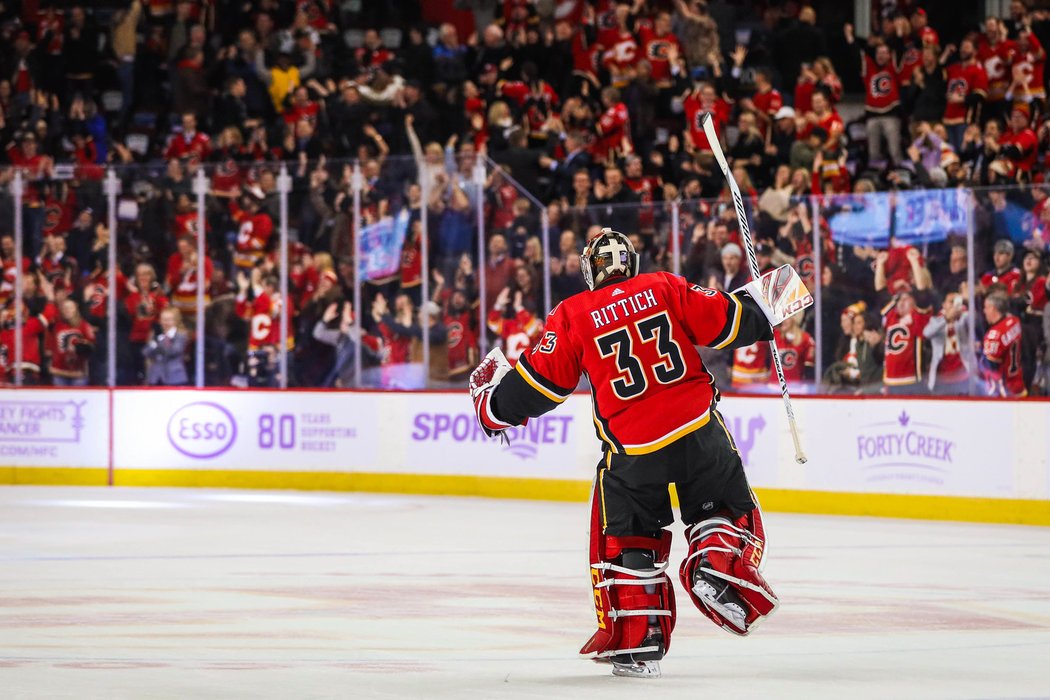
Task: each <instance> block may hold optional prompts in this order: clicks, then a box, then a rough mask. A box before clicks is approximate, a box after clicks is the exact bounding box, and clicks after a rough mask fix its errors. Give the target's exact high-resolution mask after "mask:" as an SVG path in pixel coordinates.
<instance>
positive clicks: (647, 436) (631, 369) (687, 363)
mask: <svg viewBox="0 0 1050 700" xmlns="http://www.w3.org/2000/svg"><path fill="white" fill-rule="evenodd" d="M770 337H771V330H770V326H769V322H768V320H767V319H766V317H765V316H764V315H763V313H762V311H761V310H760V309H759V308H758V306H757V305H756V304H755V303H754V302H753V301H752V300H751V298H750V297H749V296H747V295H746V294H743V293H738V294H724V293H722V292H717V291H714V290H711V289H705V288H703V287H699V286H697V285H691V284H689V283H688V282H686V281H685V280H684V279H683V278H681V277H677V276H674V275H671V274H668V273H663V272H659V273H652V274H643V275H638V276H637V277H632V278H620V279H618V280H615V281H612V282H611V283H609V284H605V285H602V286H599V287H598V288H597V289H595V290H594V291H591V292H584V293H581V294H577V295H575V296H573V297H572V298H570V299H568V300H566V301H564V302H562V303H561V304H560V305H558V306H557V307H556V308H555V309H554V311H552V312H551V314H550V316H549V317H548V318H547V327H546V332H545V333H544V335H543V336H542V338H541V339H540V342H539V343H537V345H536V346H535V347H534V348H532V349H531V350H530V351H529V352H527V353H524V354H523V355H522V356H521V357H520V359H519V360H518V365H517V367H516V369H515V371H514V372H511V373H510V374H508V375H507V377H506V378H505V379H504V381H503V382H502V383H501V385H500V387H499V392H498V393H497V394H496V399H495V400H496V403H497V405H496V409H497V411H498V413H499V414H500V415H501V416H502V417H503V418H504V420H508V421H510V422H512V423H515V424H517V423H520V422H521V420H522V419H524V418H525V417H527V416H533V415H539V414H540V413H543V412H546V411H548V410H550V409H551V408H553V407H554V405H556V404H558V403H561V402H562V401H564V400H565V399H566V398H567V397H568V395H569V394H570V393H572V390H573V389H574V388H575V387H576V385H577V383H578V382H579V379H580V375H581V374H586V375H587V376H588V379H589V380H590V384H591V387H592V389H591V392H592V398H593V409H594V422H595V429H596V432H597V434H598V437H599V438H600V439H601V440H602V441H603V442H604V443H605V447H606V449H608V450H611V451H612V452H614V453H618V454H646V453H649V452H654V451H656V450H658V449H660V448H661V447H663V446H665V445H668V444H670V443H671V442H673V441H675V440H677V439H678V438H680V437H682V436H683V435H686V434H688V433H689V432H692V431H693V430H696V429H698V428H700V427H701V426H703V425H705V424H706V423H707V421H708V420H710V419H711V407H712V402H713V401H714V400H715V399H716V397H717V393H716V392H717V390H716V389H715V387H714V380H713V379H712V378H711V375H710V374H709V373H708V372H707V370H706V368H705V367H704V365H703V362H701V360H700V355H699V353H697V351H696V349H695V347H694V346H696V345H703V346H708V347H712V348H716V349H721V348H733V347H738V346H741V345H749V344H751V343H753V342H755V341H756V340H768V339H769V338H770Z"/></svg>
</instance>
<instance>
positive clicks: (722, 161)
mask: <svg viewBox="0 0 1050 700" xmlns="http://www.w3.org/2000/svg"><path fill="white" fill-rule="evenodd" d="M702 123H703V126H704V133H705V134H707V141H708V143H710V144H711V150H712V151H714V154H715V160H716V161H718V167H719V168H721V169H722V175H723V176H725V179H726V181H727V182H728V183H729V191H730V193H732V195H733V206H734V207H735V208H736V219H737V223H738V224H739V225H740V235H741V237H742V238H743V239H744V250H745V251H746V252H747V264H748V267H749V268H750V270H751V279H756V280H757V279H759V278H760V277H761V276H762V275H761V271H760V270H759V269H758V258H756V257H755V242H754V241H753V240H752V239H751V227H750V226H748V224H747V212H746V211H744V200H743V198H742V197H741V196H740V188H739V187H738V186H737V184H736V180H734V179H733V172H732V171H731V170H730V169H729V163H728V162H727V161H726V156H725V154H724V153H722V146H721V145H719V143H718V134H716V133H715V124H714V120H713V119H712V118H711V115H710V114H705V115H704V116H703V120H702ZM769 354H770V355H771V356H772V357H773V367H774V368H775V369H776V371H777V380H778V381H779V382H780V392H781V393H782V394H783V395H784V410H785V411H786V412H787V418H788V427H789V428H791V439H792V441H793V442H794V443H795V461H796V462H798V463H799V464H805V463H806V454H805V453H804V452H803V451H802V443H801V442H800V441H799V439H798V425H797V424H796V423H795V410H794V409H793V408H792V407H791V396H790V395H789V394H788V385H787V379H785V378H784V367H783V366H782V365H781V364H780V351H779V350H777V343H776V341H775V340H770V341H769Z"/></svg>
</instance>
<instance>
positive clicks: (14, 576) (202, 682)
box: [0, 487, 1050, 700]
mask: <svg viewBox="0 0 1050 700" xmlns="http://www.w3.org/2000/svg"><path fill="white" fill-rule="evenodd" d="M586 522H587V512H586V507H585V506H584V505H583V504H553V503H537V502H518V501H501V500H483V499H461V498H440V497H417V496H386V495H383V496H376V495H358V494H329V493H325V494H312V493H299V492H296V493H293V492H263V491H253V492H245V491H205V490H174V489H172V490H168V489H87V488H51V487H5V488H0V698H3V699H9V698H151V699H152V698H179V699H182V698H294V699H299V698H416V697H418V698H427V699H435V698H436V699H440V698H478V699H483V698H486V699H487V698H572V699H573V700H577V699H582V698H602V699H603V700H605V699H614V698H631V699H632V700H639V698H644V697H652V698H659V699H660V700H664V699H665V698H705V699H708V700H723V699H725V700H738V699H741V698H806V699H810V698H835V699H837V700H838V699H846V700H862V699H864V698H878V699H880V700H881V699H884V698H916V699H921V700H935V699H937V698H953V699H954V698H1036V697H1042V698H1048V697H1050V590H1048V587H1050V528H1026V527H1013V526H994V525H974V524H955V523H926V522H917V521H904V520H881V519H874V518H840V517H822V516H800V515H782V514H776V513H771V514H768V516H767V530H768V532H769V533H770V535H771V546H770V559H769V561H768V563H767V566H766V570H765V573H766V576H767V578H768V579H769V581H770V582H771V584H772V585H773V587H774V589H775V590H776V591H777V593H778V594H779V595H780V598H781V608H780V610H779V611H778V612H777V613H776V615H775V616H774V617H773V618H771V619H770V620H768V621H767V622H766V623H764V625H763V626H762V628H760V629H759V630H758V631H757V632H756V633H755V634H754V636H752V637H749V638H744V639H741V638H737V637H734V636H732V635H729V634H727V633H725V632H723V631H721V630H719V629H717V628H716V627H715V626H714V625H712V624H711V623H710V622H708V621H707V620H706V619H705V618H703V617H701V615H700V614H699V613H698V612H697V611H696V610H695V609H693V607H692V605H691V603H690V602H689V601H688V599H686V598H685V596H684V595H683V594H682V593H681V591H680V590H679V595H678V603H679V613H680V614H679V618H678V628H677V630H676V632H675V635H674V639H673V642H672V645H671V650H670V654H669V655H668V657H667V658H666V659H665V660H664V662H663V671H664V677H663V678H662V679H659V680H652V681H647V680H637V679H618V678H613V677H612V676H610V675H608V670H607V667H604V666H599V665H597V664H593V663H591V662H588V661H583V660H579V659H578V658H577V657H576V650H577V649H578V648H579V647H580V646H581V645H582V644H583V642H584V641H586V639H587V638H588V636H590V634H591V632H592V631H593V628H594V617H593V611H592V608H591V606H590V589H589V585H588V579H587V568H586V555H585V551H586V537H585V524H586ZM683 554H684V546H683V543H682V538H681V531H680V528H676V542H675V548H674V551H673V553H672V568H673V569H674V570H675V571H676V570H677V565H678V562H680V560H681V557H682V556H683Z"/></svg>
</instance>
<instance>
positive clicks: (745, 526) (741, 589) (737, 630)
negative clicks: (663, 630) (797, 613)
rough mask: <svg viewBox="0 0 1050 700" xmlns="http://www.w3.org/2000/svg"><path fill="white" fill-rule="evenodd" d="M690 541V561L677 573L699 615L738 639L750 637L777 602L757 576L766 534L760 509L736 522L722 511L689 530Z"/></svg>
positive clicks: (686, 559) (686, 561) (771, 611)
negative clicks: (702, 615) (744, 636)
mask: <svg viewBox="0 0 1050 700" xmlns="http://www.w3.org/2000/svg"><path fill="white" fill-rule="evenodd" d="M686 537H688V538H689V555H688V556H687V557H686V558H685V561H683V562H682V568H681V570H680V572H679V573H680V576H681V580H682V585H683V586H685V589H686V590H687V591H688V592H689V597H690V598H691V599H692V601H693V603H694V604H695V605H696V607H697V609H699V610H700V612H702V613H703V614H704V615H706V616H707V617H708V618H710V619H711V621H712V622H714V623H715V624H716V625H718V626H719V627H721V628H722V629H724V630H726V631H728V632H732V633H734V634H739V635H746V634H749V633H750V632H751V631H752V630H753V629H754V628H755V627H756V626H757V625H758V623H759V622H761V621H762V619H764V618H766V617H768V616H769V615H771V614H773V612H774V611H775V610H776V609H777V605H778V604H779V601H778V600H777V596H776V594H775V593H773V589H771V588H770V587H769V584H768V583H766V580H765V579H764V578H763V577H762V574H761V573H759V568H760V567H761V565H762V558H763V556H764V555H765V529H764V528H763V526H762V513H761V512H760V511H759V509H758V508H757V507H756V508H755V509H754V510H752V511H751V512H750V513H748V514H746V515H742V516H740V517H739V518H736V519H735V520H734V519H733V518H732V515H730V514H729V513H728V512H727V511H722V512H721V513H719V514H718V515H716V516H714V517H711V518H708V519H707V520H704V521H702V522H699V523H696V524H695V525H692V526H690V527H689V528H688V529H687V530H686ZM698 578H699V579H702V580H698ZM726 589H728V590H726Z"/></svg>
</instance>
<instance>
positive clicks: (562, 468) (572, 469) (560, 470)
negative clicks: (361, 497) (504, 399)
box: [384, 392, 601, 481]
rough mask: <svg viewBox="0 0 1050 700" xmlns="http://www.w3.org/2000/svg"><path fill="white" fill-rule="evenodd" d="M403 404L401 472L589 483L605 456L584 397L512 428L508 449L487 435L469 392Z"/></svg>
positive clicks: (427, 396) (420, 397) (414, 399)
mask: <svg viewBox="0 0 1050 700" xmlns="http://www.w3.org/2000/svg"><path fill="white" fill-rule="evenodd" d="M403 404H404V405H403V406H402V407H401V411H402V412H403V417H402V419H401V420H402V421H404V423H403V424H405V423H407V431H406V434H405V435H404V436H402V437H401V438H400V440H399V442H401V441H403V446H404V450H405V451H404V460H403V462H401V464H403V465H404V466H402V467H401V469H400V470H401V471H418V472H421V473H440V474H472V475H477V476H513V477H523V478H530V477H531V478H548V479H581V480H587V481H589V480H591V479H592V478H593V476H594V472H595V468H596V466H597V464H598V461H599V459H600V457H601V453H600V448H599V445H598V440H597V438H595V436H594V424H593V423H592V422H591V412H590V411H591V408H590V401H589V400H588V399H587V398H586V397H583V396H573V397H570V398H569V400H567V401H566V402H565V403H564V404H562V405H561V406H560V407H559V408H558V409H556V410H554V411H552V412H551V413H548V414H547V415H545V416H541V417H540V418H533V419H531V420H529V423H528V425H525V426H522V427H520V428H512V429H510V430H509V431H508V437H509V439H510V443H509V444H504V443H503V442H502V441H500V440H491V439H489V438H487V437H486V436H485V434H484V433H483V432H482V431H481V428H480V427H479V426H478V421H477V419H476V418H475V417H474V410H473V406H472V405H471V402H470V398H469V397H468V396H467V394H466V392H464V394H463V395H462V396H457V395H449V394H422V395H418V396H414V397H411V400H408V401H404V402H403ZM406 467H407V468H406ZM384 468H385V465H384ZM395 471H397V469H395Z"/></svg>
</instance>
